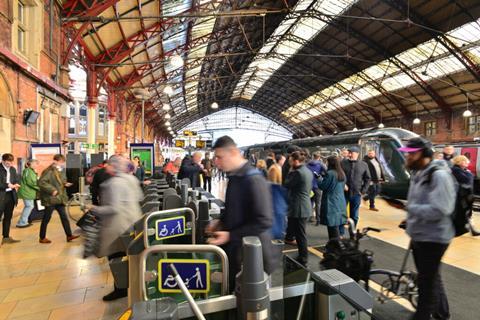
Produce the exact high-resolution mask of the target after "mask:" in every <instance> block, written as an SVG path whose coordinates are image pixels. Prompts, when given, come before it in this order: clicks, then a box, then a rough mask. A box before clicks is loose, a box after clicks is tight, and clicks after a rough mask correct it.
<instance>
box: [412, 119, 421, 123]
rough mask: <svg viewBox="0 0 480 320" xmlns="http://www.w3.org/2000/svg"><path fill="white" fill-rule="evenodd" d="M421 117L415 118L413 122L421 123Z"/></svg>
mask: <svg viewBox="0 0 480 320" xmlns="http://www.w3.org/2000/svg"><path fill="white" fill-rule="evenodd" d="M420 122H421V121H420V119H419V118H415V119H413V124H420Z"/></svg>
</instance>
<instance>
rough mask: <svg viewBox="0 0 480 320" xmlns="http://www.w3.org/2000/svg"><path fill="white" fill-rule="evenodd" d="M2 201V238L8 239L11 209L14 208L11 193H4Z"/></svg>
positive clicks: (0, 212) (0, 206)
mask: <svg viewBox="0 0 480 320" xmlns="http://www.w3.org/2000/svg"><path fill="white" fill-rule="evenodd" d="M3 199H4V200H3V203H0V218H2V217H3V219H2V232H3V237H4V238H8V237H10V224H11V223H12V217H13V208H14V207H15V201H14V200H13V192H12V191H10V192H6V193H5V197H4V198H3Z"/></svg>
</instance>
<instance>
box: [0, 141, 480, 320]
mask: <svg viewBox="0 0 480 320" xmlns="http://www.w3.org/2000/svg"><path fill="white" fill-rule="evenodd" d="M399 150H400V151H401V152H403V153H404V154H405V158H406V163H405V164H406V167H407V168H408V169H409V170H410V173H411V181H410V188H409V192H408V199H407V200H408V205H407V206H406V207H405V209H406V211H407V219H406V232H407V233H408V235H409V236H410V238H411V249H412V252H413V257H414V261H415V265H416V268H417V271H418V288H419V300H418V308H417V310H416V313H415V315H414V317H413V319H415V320H417V319H430V318H431V317H433V319H449V317H450V311H449V307H448V300H447V296H446V293H445V290H444V287H443V283H442V280H441V276H440V262H441V259H442V256H443V254H444V253H445V251H446V250H447V248H448V246H449V243H450V242H451V240H452V239H453V238H454V237H455V236H456V235H458V230H456V226H455V225H454V223H452V214H453V212H457V211H456V210H457V206H458V205H459V201H458V199H459V194H460V191H462V192H463V195H462V197H464V198H465V199H467V198H468V197H470V198H469V199H471V198H473V181H474V176H473V174H472V173H471V172H470V171H469V170H468V167H469V159H468V158H467V157H466V156H462V155H459V156H456V155H455V154H454V148H453V147H451V146H446V147H445V148H444V150H443V152H442V153H438V152H437V153H435V152H434V151H433V146H432V144H431V143H430V142H429V141H428V140H426V139H423V138H420V137H418V138H413V139H411V140H410V141H408V143H407V145H406V146H405V147H403V148H400V149H399ZM363 151H364V152H365V157H364V158H363V159H362V158H360V154H361V150H360V148H359V146H357V145H353V146H350V147H348V148H345V149H343V150H337V151H336V152H331V153H329V154H328V155H326V156H325V154H321V153H320V152H318V151H315V152H313V153H311V154H310V152H309V150H307V149H302V148H300V147H298V146H295V145H290V146H289V147H288V148H287V149H286V150H285V153H281V152H276V153H275V152H273V151H267V152H266V154H265V157H264V158H258V157H259V155H256V154H254V153H252V154H250V155H249V156H248V158H245V157H244V155H243V154H242V152H241V151H240V149H239V148H238V147H237V146H236V144H235V142H234V141H233V140H232V139H231V138H230V137H228V136H224V137H221V138H219V139H218V140H217V141H216V142H215V144H214V146H213V153H214V154H213V156H212V155H211V154H210V152H207V153H205V155H204V156H203V159H202V154H201V153H200V152H195V153H193V154H192V155H191V156H190V155H188V156H185V157H184V158H183V159H181V158H180V157H177V158H175V159H173V160H171V161H167V162H166V163H165V165H164V166H163V170H162V171H163V173H164V174H166V175H167V176H171V177H176V178H177V179H188V180H189V181H190V186H191V187H192V188H195V187H200V186H202V187H203V188H204V189H205V190H206V191H209V192H211V189H212V179H213V178H214V177H217V178H218V179H225V178H226V177H227V178H228V179H227V181H228V182H227V189H226V195H225V211H224V212H223V214H222V215H221V217H220V219H219V220H215V221H213V222H211V224H210V225H209V226H208V228H207V233H208V236H209V238H208V242H209V243H210V244H214V245H218V246H221V247H222V248H223V249H224V250H225V252H226V253H227V255H228V257H229V267H230V279H229V281H230V288H234V281H235V275H236V274H237V273H238V272H239V271H240V266H241V252H240V250H241V246H242V239H243V238H244V237H246V236H257V237H259V239H260V241H261V243H262V248H263V252H264V268H265V271H266V272H267V273H271V272H272V271H273V270H274V268H275V266H276V265H278V263H277V262H276V258H275V251H274V250H272V240H273V239H275V238H276V239H280V238H283V240H284V242H285V243H286V244H289V245H294V246H297V247H298V256H297V257H296V260H297V262H298V263H300V264H302V265H306V264H307V262H308V239H307V233H306V228H307V224H308V223H309V222H311V223H313V224H314V225H315V226H320V225H321V226H325V227H326V230H327V233H328V238H329V239H330V240H341V239H342V238H344V237H345V233H346V230H345V225H346V224H347V219H348V218H350V219H351V220H352V221H353V224H352V225H351V226H350V227H351V228H355V229H356V226H357V225H358V222H359V219H360V217H359V208H360V205H361V203H362V200H363V201H365V203H366V204H368V207H369V210H371V211H373V212H378V211H379V210H378V208H377V207H376V202H375V200H376V198H377V196H378V195H379V194H380V192H381V188H382V183H384V182H385V172H384V168H383V166H382V163H381V161H380V160H379V159H378V157H377V154H376V150H374V149H371V150H363ZM14 160H15V159H14V157H13V155H11V154H3V155H2V164H1V165H0V217H1V218H2V233H3V234H2V235H3V239H2V242H1V243H2V245H5V244H14V243H16V242H19V240H18V239H14V238H12V237H11V235H10V229H11V220H12V217H13V210H14V207H15V206H16V205H17V202H18V199H22V201H23V203H24V207H23V211H22V212H21V214H20V216H19V219H18V221H17V223H16V227H17V228H28V227H30V226H31V225H32V222H31V212H32V209H33V208H34V206H35V203H36V202H39V203H41V205H42V206H44V207H45V208H44V210H43V211H44V212H43V216H42V218H41V225H40V231H39V237H38V239H39V243H41V244H49V243H51V242H52V241H51V240H49V239H48V238H47V227H48V224H49V222H50V219H51V216H52V214H53V212H54V211H56V212H58V214H59V216H60V221H61V224H62V227H63V229H64V232H65V237H66V238H65V239H66V241H68V242H70V241H72V240H75V239H76V238H78V237H79V236H78V235H74V234H73V233H72V230H71V227H70V222H69V218H68V216H67V213H66V210H65V206H66V204H67V201H68V196H67V189H66V188H68V187H70V186H71V182H69V181H67V178H66V174H65V171H66V168H65V157H64V156H63V155H61V154H57V155H55V156H54V157H53V159H52V163H51V165H50V166H48V167H47V168H46V169H44V170H43V171H42V172H41V174H39V173H38V172H37V167H38V161H36V160H34V159H32V160H29V161H27V163H26V165H25V168H24V169H23V171H22V174H21V177H20V178H19V176H18V174H17V171H16V169H15V167H14V165H13V164H14ZM85 177H86V180H87V183H88V184H89V185H90V191H91V194H92V205H91V206H88V208H87V209H88V210H90V212H93V213H94V214H95V217H96V219H98V220H99V222H100V225H101V227H100V231H99V248H98V250H97V251H96V255H97V256H98V257H108V259H113V258H116V257H122V256H124V255H125V252H123V251H122V249H121V248H122V246H121V243H120V241H121V240H120V235H121V234H123V233H124V232H125V231H126V230H128V228H129V227H130V226H131V225H132V224H133V223H134V222H135V221H137V220H138V219H140V217H141V215H142V213H141V209H140V205H139V202H140V201H141V200H142V198H143V193H142V187H143V186H146V185H148V184H149V183H150V181H149V180H148V179H147V178H146V172H145V168H144V167H143V165H142V163H141V160H140V158H139V157H134V158H133V159H132V160H130V159H128V158H127V157H125V156H121V155H115V156H112V157H110V159H109V160H108V161H105V162H104V163H102V164H100V165H98V166H96V167H93V168H91V169H90V170H89V171H88V172H87V173H86V175H85ZM462 199H463V198H462ZM347 211H348V212H347ZM469 214H470V215H471V210H470V211H469ZM285 217H286V219H285ZM285 220H286V223H284V221H285ZM468 228H470V230H467V231H470V232H472V234H474V235H478V233H477V232H476V231H475V230H474V229H473V227H471V225H469V226H468ZM464 232H465V231H464ZM456 233H457V234H456ZM126 295H127V292H126V290H125V289H118V288H116V287H115V288H114V291H113V292H112V293H110V294H108V295H106V296H105V297H104V300H106V301H110V300H114V299H117V298H120V297H124V296H126Z"/></svg>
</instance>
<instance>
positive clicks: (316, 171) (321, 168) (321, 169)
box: [307, 152, 326, 226]
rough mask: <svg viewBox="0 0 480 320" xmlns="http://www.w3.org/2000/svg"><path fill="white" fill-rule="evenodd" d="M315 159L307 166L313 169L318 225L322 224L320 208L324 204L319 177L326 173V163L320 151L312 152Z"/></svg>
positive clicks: (313, 199) (314, 201) (313, 188)
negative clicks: (318, 181) (318, 182)
mask: <svg viewBox="0 0 480 320" xmlns="http://www.w3.org/2000/svg"><path fill="white" fill-rule="evenodd" d="M312 157H313V159H312V160H310V161H309V162H308V163H307V168H308V169H310V171H312V174H313V181H312V192H313V197H312V198H311V199H312V207H314V208H315V221H316V225H317V226H318V225H319V224H320V208H321V204H322V190H321V189H320V188H319V187H318V184H317V179H318V178H319V177H321V176H323V175H324V174H325V173H326V168H325V165H324V164H323V163H322V161H321V155H320V152H314V153H313V154H312Z"/></svg>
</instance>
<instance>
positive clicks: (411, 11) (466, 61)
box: [386, 0, 480, 81]
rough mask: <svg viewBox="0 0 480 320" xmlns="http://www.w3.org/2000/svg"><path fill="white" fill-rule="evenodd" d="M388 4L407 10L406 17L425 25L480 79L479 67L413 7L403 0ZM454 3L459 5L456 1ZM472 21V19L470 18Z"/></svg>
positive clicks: (426, 29) (391, 1) (402, 11)
mask: <svg viewBox="0 0 480 320" xmlns="http://www.w3.org/2000/svg"><path fill="white" fill-rule="evenodd" d="M386 2H387V3H388V5H389V6H390V7H392V8H394V9H396V10H397V11H398V12H400V13H404V12H407V9H409V10H408V13H409V15H408V19H410V20H411V21H412V22H414V23H417V24H420V25H423V26H425V27H426V28H425V31H426V32H428V33H429V34H430V35H432V36H433V37H434V38H436V40H437V41H438V42H440V43H441V44H442V45H443V46H444V47H445V48H446V49H447V50H448V51H449V52H450V53H451V54H452V55H453V56H455V58H457V59H458V61H460V63H462V64H463V66H464V67H465V68H466V69H467V70H468V72H470V73H471V74H472V75H473V76H474V77H475V79H477V81H480V67H479V66H478V65H477V64H476V63H475V62H473V61H472V59H470V57H468V56H467V55H466V54H465V53H464V52H463V51H462V50H461V49H460V48H458V47H457V46H456V45H455V44H454V43H453V42H452V41H451V40H450V39H449V38H448V37H447V36H446V35H445V34H444V33H438V32H434V31H433V30H435V26H434V25H433V24H432V23H431V22H430V21H428V20H427V18H426V17H423V16H421V15H420V14H419V13H418V12H416V11H415V9H414V8H407V6H406V3H404V2H403V1H395V0H386ZM456 5H459V4H458V3H456ZM472 21H474V20H472Z"/></svg>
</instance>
